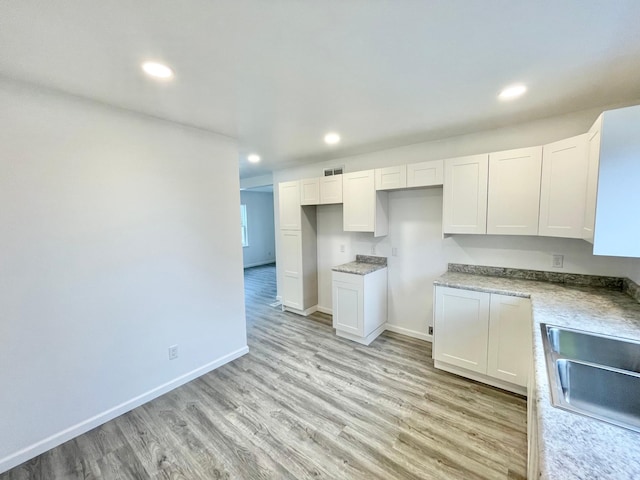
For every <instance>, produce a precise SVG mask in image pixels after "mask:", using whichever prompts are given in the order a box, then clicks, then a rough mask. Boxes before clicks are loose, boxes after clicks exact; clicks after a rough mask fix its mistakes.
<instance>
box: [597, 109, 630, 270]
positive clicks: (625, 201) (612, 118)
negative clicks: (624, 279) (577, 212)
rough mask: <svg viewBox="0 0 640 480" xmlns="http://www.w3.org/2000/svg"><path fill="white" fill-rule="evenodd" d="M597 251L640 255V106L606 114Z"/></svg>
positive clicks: (604, 116)
mask: <svg viewBox="0 0 640 480" xmlns="http://www.w3.org/2000/svg"><path fill="white" fill-rule="evenodd" d="M598 170H599V175H598V195H597V208H596V222H595V235H594V241H593V253H594V254H595V255H611V256H615V257H636V258H638V257H640V240H639V238H640V216H639V215H638V213H637V209H638V205H640V106H635V107H627V108H620V109H618V110H609V111H607V112H604V114H603V116H602V133H601V140H600V166H599V169H598Z"/></svg>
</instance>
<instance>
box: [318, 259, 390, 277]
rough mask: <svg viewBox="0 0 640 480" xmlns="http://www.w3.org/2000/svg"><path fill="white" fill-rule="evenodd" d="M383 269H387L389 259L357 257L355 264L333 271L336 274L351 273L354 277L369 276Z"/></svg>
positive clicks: (334, 268) (338, 267)
mask: <svg viewBox="0 0 640 480" xmlns="http://www.w3.org/2000/svg"><path fill="white" fill-rule="evenodd" d="M383 268H387V257H375V256H371V255H356V260H355V261H354V262H349V263H344V264H342V265H337V266H335V267H333V268H332V269H331V270H333V271H334V272H342V273H351V274H353V275H367V274H369V273H373V272H375V271H377V270H381V269H383Z"/></svg>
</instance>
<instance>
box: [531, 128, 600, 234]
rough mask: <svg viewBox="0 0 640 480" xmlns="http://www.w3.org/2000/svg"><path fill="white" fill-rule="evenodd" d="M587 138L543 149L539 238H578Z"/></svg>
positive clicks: (582, 202)
mask: <svg viewBox="0 0 640 480" xmlns="http://www.w3.org/2000/svg"><path fill="white" fill-rule="evenodd" d="M587 137H588V135H587V134H583V135H578V136H576V137H571V138H567V139H565V140H560V141H559V142H554V143H550V144H548V145H545V146H544V147H543V154H542V185H541V189H540V226H539V230H538V233H539V235H542V236H547V237H563V238H582V226H583V222H584V208H585V196H586V189H587V167H588V165H587V164H588V156H587Z"/></svg>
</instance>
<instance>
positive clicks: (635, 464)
mask: <svg viewBox="0 0 640 480" xmlns="http://www.w3.org/2000/svg"><path fill="white" fill-rule="evenodd" d="M551 275H553V274H551ZM585 277H586V276H585ZM593 278H594V279H595V281H594V282H593V283H596V284H603V283H604V284H607V283H608V280H607V279H610V277H593ZM599 279H604V280H599ZM618 280H620V279H618ZM626 282H629V281H627V280H625V285H626V286H627V287H628V284H627V283H626ZM434 283H435V284H436V285H442V286H448V287H454V288H464V289H467V290H476V291H482V292H490V293H500V294H505V295H513V296H520V297H530V298H531V303H532V308H533V354H534V366H535V381H536V391H535V398H533V399H529V401H531V400H533V401H535V402H536V405H537V421H538V438H539V441H538V450H539V461H540V472H541V478H545V479H563V480H564V479H622V478H640V448H638V446H640V433H636V432H633V431H631V430H627V429H625V428H621V427H617V426H615V425H610V424H608V423H605V422H602V421H599V420H596V419H592V418H589V417H584V416H582V415H578V414H576V413H572V412H567V411H564V410H560V409H558V408H555V407H553V406H552V405H551V399H550V391H549V380H548V377H547V370H546V363H545V356H544V349H543V346H542V336H541V333H540V324H541V323H549V324H553V325H558V326H565V327H571V328H576V329H581V330H587V331H591V332H596V333H604V334H608V335H614V336H620V337H627V338H632V339H635V340H640V304H639V303H638V301H637V300H635V299H634V298H633V297H632V296H631V294H635V297H636V298H638V295H637V285H635V284H633V287H630V288H629V290H631V293H630V294H627V293H625V292H623V291H621V289H620V288H621V287H620V288H618V289H617V290H616V289H615V288H605V287H602V286H600V287H594V286H591V285H572V284H567V283H565V284H562V283H549V282H543V281H532V280H523V279H518V278H499V277H490V276H484V275H478V274H470V273H459V272H451V271H450V272H447V273H445V274H444V275H442V276H441V277H440V278H439V279H437V280H436V281H435V282H434ZM586 283H590V281H587V282H586ZM631 283H632V282H631ZM634 289H635V291H634Z"/></svg>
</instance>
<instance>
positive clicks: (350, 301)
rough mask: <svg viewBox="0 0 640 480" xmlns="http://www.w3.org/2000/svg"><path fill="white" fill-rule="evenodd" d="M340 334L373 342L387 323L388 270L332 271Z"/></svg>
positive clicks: (362, 341) (334, 305)
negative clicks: (363, 271)
mask: <svg viewBox="0 0 640 480" xmlns="http://www.w3.org/2000/svg"><path fill="white" fill-rule="evenodd" d="M332 273H333V276H332V290H333V292H332V293H333V328H335V329H336V335H338V336H339V337H343V338H348V339H349V340H353V341H354V342H358V343H362V344H363V345H369V344H370V343H371V342H373V341H374V340H375V339H376V338H377V337H378V335H380V334H381V333H382V332H383V331H384V328H385V324H386V323H387V269H386V267H385V268H382V269H380V270H376V271H375V272H372V273H369V274H367V275H356V274H353V273H343V272H332Z"/></svg>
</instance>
